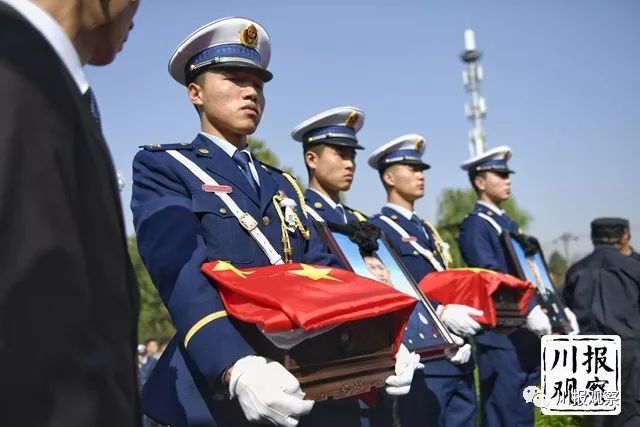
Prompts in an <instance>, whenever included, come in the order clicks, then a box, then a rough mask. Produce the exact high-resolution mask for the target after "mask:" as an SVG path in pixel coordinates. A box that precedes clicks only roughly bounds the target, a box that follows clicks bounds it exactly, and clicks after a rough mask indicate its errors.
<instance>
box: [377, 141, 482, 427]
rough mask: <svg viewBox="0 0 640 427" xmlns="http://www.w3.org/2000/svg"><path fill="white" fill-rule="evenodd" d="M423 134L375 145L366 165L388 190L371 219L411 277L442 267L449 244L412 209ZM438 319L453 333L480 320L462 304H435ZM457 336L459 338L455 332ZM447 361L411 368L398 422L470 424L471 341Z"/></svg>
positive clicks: (420, 187) (468, 331)
mask: <svg viewBox="0 0 640 427" xmlns="http://www.w3.org/2000/svg"><path fill="white" fill-rule="evenodd" d="M424 149H425V144H424V138H423V137H422V136H420V135H416V134H409V135H404V136H401V137H399V138H396V139H394V140H393V141H391V142H389V143H387V144H385V145H383V146H381V147H379V148H378V149H377V150H375V151H374V152H373V153H372V154H371V156H370V158H369V165H370V166H371V167H373V168H374V169H376V170H377V171H378V172H379V173H380V179H381V180H382V184H383V185H384V188H385V191H386V193H387V204H386V205H385V206H384V207H383V208H382V213H381V214H378V215H376V216H375V217H373V218H371V219H370V222H371V223H372V224H374V225H376V226H378V227H379V228H381V229H382V231H384V233H385V234H386V236H387V238H388V240H389V242H390V243H391V245H392V247H393V250H394V251H395V252H396V253H397V254H398V255H399V257H400V259H401V260H402V262H403V263H404V265H405V266H406V268H407V270H408V271H409V273H410V274H411V276H412V277H413V279H414V280H415V281H416V282H420V281H421V280H422V279H423V278H424V277H425V276H426V275H427V274H429V273H432V272H434V271H441V270H443V269H445V268H446V260H447V257H448V248H447V246H446V243H445V242H443V241H442V239H441V238H440V236H439V234H438V232H437V230H436V229H435V227H433V226H432V225H431V224H429V223H427V222H426V221H424V220H422V219H421V218H419V217H418V215H417V214H416V213H415V211H414V210H413V208H414V203H415V201H416V200H418V199H420V198H422V197H423V196H424V171H425V170H426V169H429V167H430V166H429V165H428V164H426V163H424V161H423V160H422V155H423V153H424ZM386 221H391V222H392V223H393V224H395V226H396V227H400V228H401V229H403V230H404V231H405V232H406V233H407V235H408V237H403V236H402V235H401V234H399V233H398V231H397V230H396V229H395V228H394V227H392V226H391V225H390V224H389V223H387V222H386ZM411 239H414V240H415V242H416V243H417V244H419V245H420V246H421V247H422V248H423V249H425V250H426V251H428V252H430V254H431V256H432V257H433V259H430V258H428V257H427V256H425V254H422V253H419V252H418V251H417V250H416V248H415V247H414V246H413V245H412V244H411V243H410V240H411ZM437 312H438V313H439V314H441V319H442V320H443V322H444V323H445V325H447V326H448V327H449V328H450V329H451V330H452V331H453V332H454V333H456V334H459V335H464V336H468V335H473V334H474V333H475V331H477V330H479V329H480V324H479V323H478V322H476V321H475V320H474V319H473V318H472V317H471V316H472V315H482V312H481V311H479V310H476V309H474V308H472V307H467V306H464V305H456V304H452V305H447V306H442V305H440V306H438V307H437ZM427 318H428V315H427V314H426V313H425V309H424V308H423V307H422V306H421V305H420V304H419V305H418V306H416V309H415V310H414V312H413V314H412V317H411V320H410V321H409V324H410V325H417V326H418V327H416V328H412V329H411V330H412V331H419V330H420V328H419V325H420V323H421V322H424V321H426V319H427ZM456 338H458V337H456ZM428 340H429V335H427V334H421V333H419V332H415V333H411V334H409V333H406V334H405V337H404V342H405V344H407V345H409V346H412V345H416V346H421V343H424V344H427V342H428ZM459 344H462V347H461V348H460V349H459V350H458V351H457V353H456V354H454V355H451V360H447V359H442V360H436V361H429V362H427V363H425V367H424V369H423V370H422V371H421V372H416V374H415V375H414V379H413V384H412V386H411V391H410V392H409V395H407V396H403V397H401V398H399V399H398V414H399V418H400V422H401V425H402V426H404V427H407V426H416V427H418V426H421V427H422V426H440V427H445V426H446V427H462V426H466V427H475V425H476V416H475V415H476V394H475V386H474V381H473V362H472V361H470V357H471V346H470V345H469V344H463V340H462V339H459Z"/></svg>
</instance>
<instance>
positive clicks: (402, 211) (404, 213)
mask: <svg viewBox="0 0 640 427" xmlns="http://www.w3.org/2000/svg"><path fill="white" fill-rule="evenodd" d="M385 206H386V207H388V208H391V209H393V210H394V211H396V212H398V213H399V214H400V215H402V216H403V217H405V218H407V219H408V220H409V221H411V217H412V216H413V215H416V216H417V214H416V213H415V212H412V211H410V210H409V209H407V208H403V207H402V206H400V205H396V204H395V203H388V202H387V203H385Z"/></svg>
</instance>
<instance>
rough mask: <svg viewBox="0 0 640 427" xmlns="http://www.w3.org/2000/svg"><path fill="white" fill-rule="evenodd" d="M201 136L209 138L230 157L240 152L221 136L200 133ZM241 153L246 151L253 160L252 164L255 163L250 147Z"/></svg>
mask: <svg viewBox="0 0 640 427" xmlns="http://www.w3.org/2000/svg"><path fill="white" fill-rule="evenodd" d="M200 134H201V135H203V136H206V137H207V138H209V139H210V140H211V142H213V143H214V144H216V145H217V146H218V147H220V148H221V149H222V151H224V152H225V153H227V154H228V155H229V157H233V155H234V154H235V152H236V151H237V150H238V148H237V147H236V146H235V145H233V144H232V143H230V142H229V141H227V140H226V139H223V138H220V137H219V136H214V135H211V134H209V133H206V132H200ZM240 151H244V152H245V153H247V154H248V155H249V158H250V159H251V163H253V156H252V155H251V151H249V146H248V145H247V146H246V147H245V148H244V149H242V150H240Z"/></svg>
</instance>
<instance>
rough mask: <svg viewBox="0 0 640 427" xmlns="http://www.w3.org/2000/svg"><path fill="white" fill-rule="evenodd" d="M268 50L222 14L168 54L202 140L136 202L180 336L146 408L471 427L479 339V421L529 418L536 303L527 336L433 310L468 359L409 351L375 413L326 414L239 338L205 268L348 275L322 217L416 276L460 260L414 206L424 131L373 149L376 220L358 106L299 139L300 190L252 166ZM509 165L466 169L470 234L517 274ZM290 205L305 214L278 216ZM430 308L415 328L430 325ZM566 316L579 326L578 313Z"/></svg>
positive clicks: (139, 231)
mask: <svg viewBox="0 0 640 427" xmlns="http://www.w3.org/2000/svg"><path fill="white" fill-rule="evenodd" d="M270 51H271V46H270V41H269V36H268V34H267V33H266V31H265V30H264V29H263V28H262V26H260V25H259V24H258V23H256V22H253V21H251V20H248V19H243V18H227V19H222V20H218V21H215V22H212V23H210V24H208V25H205V26H204V27H202V28H200V29H198V30H196V31H195V32H194V33H192V34H191V35H190V36H189V37H187V38H186V39H185V40H184V41H183V42H182V43H181V44H180V45H179V46H178V48H177V49H176V51H175V53H174V54H173V56H172V57H171V59H170V62H169V71H170V74H171V76H172V77H173V78H174V79H175V80H176V81H177V82H178V83H180V84H182V85H184V86H185V87H186V88H187V94H188V97H189V100H190V101H191V103H192V104H193V105H194V106H195V108H196V110H197V114H198V117H199V119H200V124H201V127H200V131H199V133H198V134H197V136H196V137H195V139H194V140H193V141H192V142H190V143H176V144H165V145H159V144H154V145H147V146H144V147H143V150H141V151H140V152H139V153H138V154H137V155H136V157H135V159H134V162H133V192H132V201H131V209H132V211H133V218H134V224H135V229H136V235H137V239H138V246H139V249H140V253H141V256H142V258H143V260H144V263H145V265H146V266H147V269H148V270H149V273H150V274H151V277H152V279H153V281H154V283H155V284H156V286H157V287H158V290H159V293H160V295H161V297H162V299H163V301H164V303H165V304H166V306H167V308H168V309H169V311H170V313H171V316H172V319H173V321H174V324H175V327H176V330H177V335H176V337H175V338H174V339H173V341H172V342H171V344H170V345H169V346H168V348H167V350H166V351H165V352H164V354H163V356H162V358H161V359H160V361H159V362H158V364H157V365H156V368H155V369H154V371H153V373H152V375H151V378H149V380H148V382H147V383H146V385H145V387H144V390H143V394H142V398H143V399H142V400H143V408H144V410H145V413H146V414H148V415H149V416H151V417H153V418H154V419H157V420H158V421H161V422H163V423H165V424H168V425H171V426H196V425H197V426H213V425H220V426H241V425H250V424H252V423H253V422H267V423H272V424H277V425H286V426H295V425H305V426H307V425H309V426H313V425H315V426H327V425H336V426H356V425H357V426H366V425H370V426H390V425H392V422H393V420H392V419H393V417H392V410H391V408H392V406H393V405H392V400H393V399H392V397H391V396H399V397H398V399H397V402H398V405H397V407H398V415H399V419H400V423H401V425H403V426H427V425H438V426H475V425H476V418H477V411H476V408H477V406H478V405H477V402H476V390H475V384H474V378H473V368H474V361H473V359H472V357H471V353H472V352H471V346H470V343H469V338H470V337H472V336H473V337H475V343H476V356H477V361H476V362H477V365H478V367H479V373H480V395H481V409H482V410H481V414H482V420H483V424H484V425H486V426H513V425H519V426H526V425H533V423H534V415H533V408H532V407H531V406H529V405H526V404H525V403H524V401H523V398H522V390H523V389H524V388H525V387H527V386H530V385H536V384H537V383H538V382H539V379H540V367H539V364H540V356H539V350H540V341H539V336H540V335H544V334H548V333H551V325H550V322H549V319H548V317H547V316H546V314H545V313H544V312H543V310H542V309H541V308H540V306H539V305H538V304H537V303H536V302H535V301H533V302H532V303H531V304H530V306H529V307H528V310H527V320H526V328H522V329H520V330H518V331H517V332H515V333H513V334H511V335H509V336H505V335H500V334H497V333H495V332H493V331H492V330H488V329H483V328H482V327H481V325H480V324H479V323H478V322H477V321H476V320H475V319H474V316H478V315H482V312H480V311H479V310H477V309H475V308H473V307H469V306H465V305H458V304H448V305H439V304H437V302H435V301H434V304H435V305H436V312H437V314H438V316H439V317H440V319H441V320H442V321H443V323H444V324H445V325H446V326H447V327H448V328H449V329H450V330H451V332H453V334H454V339H455V340H456V342H457V343H458V345H459V348H458V350H457V351H456V352H454V353H452V354H450V355H449V356H448V357H447V358H446V359H443V360H439V361H435V362H429V363H426V364H425V365H424V366H423V365H421V364H418V363H417V362H418V361H417V357H416V355H415V354H413V353H409V352H408V351H406V348H404V347H403V349H404V351H399V352H398V355H397V356H396V357H397V359H398V360H397V362H396V368H397V369H396V375H394V376H391V377H390V378H388V379H387V387H386V393H383V395H382V396H381V397H382V398H381V399H380V402H379V403H378V404H377V405H375V406H373V407H368V406H367V405H365V404H364V403H362V402H360V401H358V400H357V399H343V400H338V401H327V402H320V403H317V404H315V405H314V404H313V402H311V401H309V400H305V399H304V393H303V391H301V389H300V386H299V384H298V382H297V380H296V379H295V378H294V377H293V376H291V374H290V373H288V372H287V371H286V370H285V369H284V368H283V367H282V366H281V365H279V364H277V363H276V362H273V361H268V360H266V359H264V358H262V357H260V356H257V355H255V351H254V349H252V348H251V346H250V345H249V344H248V343H247V342H246V341H245V339H244V338H243V337H242V336H241V335H240V334H239V332H238V331H237V329H236V327H235V326H234V321H233V320H232V319H230V318H229V317H228V315H227V312H226V311H225V308H224V305H223V303H222V301H221V299H220V297H219V295H218V293H217V291H216V289H215V287H212V286H211V283H210V282H209V280H207V279H206V278H205V277H204V276H203V274H202V273H201V271H200V266H201V265H202V264H203V263H204V262H206V261H208V260H226V261H229V262H231V263H232V264H233V265H235V266H236V267H239V268H246V267H256V266H265V265H269V264H278V263H282V262H284V261H292V262H304V263H309V264H322V265H328V266H334V267H340V265H339V264H338V261H337V259H336V258H335V257H334V256H333V255H332V254H330V253H329V252H327V250H326V248H325V247H324V246H323V244H322V243H321V241H320V239H319V238H318V236H317V235H316V233H315V231H314V228H313V226H312V223H311V220H312V219H315V220H316V221H326V222H331V223H337V224H347V223H353V222H356V223H359V222H365V221H366V222H368V223H370V224H373V225H375V226H377V227H379V228H380V229H381V230H382V231H383V232H384V233H385V234H386V236H387V238H388V239H389V241H390V243H391V246H392V248H393V250H394V251H395V252H396V253H397V254H398V255H399V256H400V259H401V260H402V262H403V263H404V265H405V266H406V268H407V270H408V272H409V273H410V275H411V276H412V277H413V279H414V280H415V281H416V282H419V281H420V280H421V279H422V278H424V277H425V276H426V275H427V274H429V273H431V272H434V271H441V270H443V269H445V268H446V266H447V257H448V253H447V248H446V244H445V243H444V242H443V241H442V239H441V238H440V236H439V234H438V232H437V230H436V229H435V228H434V227H433V226H432V225H431V224H430V223H429V222H428V221H425V220H424V219H423V218H420V217H419V216H418V215H417V214H416V212H415V210H414V204H415V202H416V201H417V200H419V199H420V198H422V197H423V196H424V188H425V185H424V184H425V183H424V181H425V179H424V173H425V170H427V169H429V165H428V164H427V163H425V162H424V161H423V154H424V150H425V143H424V139H423V138H422V136H420V135H416V134H409V135H404V136H401V137H399V138H397V139H394V140H393V141H390V142H389V143H387V144H385V145H383V146H381V147H379V148H377V149H376V150H374V151H373V153H372V154H371V155H370V156H369V159H368V163H369V166H371V167H372V168H374V169H376V170H377V171H378V172H379V175H380V180H381V183H382V186H383V187H384V190H385V192H386V194H387V203H386V204H385V205H384V206H383V207H382V208H381V211H380V213H379V214H376V215H374V216H372V217H370V218H368V217H366V216H365V215H364V214H363V213H361V212H360V211H359V210H357V209H353V208H351V207H348V206H345V205H344V204H342V203H341V199H340V195H341V193H344V192H346V191H348V190H349V188H350V187H351V183H352V182H353V179H354V174H355V171H356V153H357V152H359V151H360V150H362V149H364V147H363V146H362V145H360V143H359V141H358V138H357V133H358V131H359V130H360V129H361V128H362V126H363V124H364V114H363V112H362V111H360V110H359V109H357V108H354V107H341V108H335V109H332V110H329V111H326V112H323V113H321V114H319V115H317V116H315V117H312V118H310V119H308V120H306V121H304V122H303V123H301V124H300V125H299V126H297V127H296V128H295V129H294V130H293V132H292V134H291V135H292V138H293V139H294V140H295V141H298V142H301V143H302V152H303V155H304V162H305V165H306V168H307V171H308V175H309V185H308V189H307V190H306V191H305V192H304V193H303V192H302V191H301V190H300V189H299V188H298V186H297V184H296V182H295V180H294V179H293V178H292V177H291V176H289V175H288V174H286V173H284V172H282V171H279V170H277V169H275V168H273V167H271V166H269V165H266V164H262V163H260V162H259V161H257V160H256V159H254V158H253V157H252V153H251V151H250V150H249V148H248V146H247V136H248V135H251V134H252V133H254V132H255V130H256V128H257V126H258V123H259V121H260V118H261V116H262V112H263V109H264V106H265V98H264V94H263V86H264V84H265V83H266V82H268V81H269V80H270V79H271V78H272V74H271V72H270V71H269V70H268V68H267V66H268V63H269V58H270ZM510 156H511V150H510V149H509V148H508V147H506V146H503V147H497V148H494V149H491V150H489V151H487V152H485V153H482V154H480V155H478V156H476V157H474V158H471V159H469V160H468V161H466V162H464V163H463V165H462V167H463V169H464V170H465V171H466V172H467V173H468V175H469V180H470V183H471V186H472V187H473V188H474V190H475V192H476V194H477V197H478V202H477V204H476V206H475V207H474V209H473V210H472V211H471V212H470V213H469V215H468V216H467V217H466V218H465V220H464V221H463V223H462V225H461V229H460V238H459V245H460V249H461V252H462V255H463V258H464V260H465V262H466V263H467V265H469V266H474V267H481V268H487V269H491V270H496V271H502V272H507V271H508V266H507V260H506V257H505V253H504V252H503V249H502V246H501V244H500V241H499V236H500V233H501V232H502V230H509V231H513V232H518V225H517V224H516V223H515V222H514V221H513V220H512V219H510V218H509V217H508V216H507V215H506V213H505V212H504V211H503V210H501V209H500V205H501V203H502V202H504V201H505V200H507V199H509V197H510V187H511V180H510V177H511V174H512V173H513V171H512V170H511V169H509V167H508V165H507V161H508V160H509V158H510ZM286 207H289V208H293V209H289V210H288V212H289V213H290V214H289V215H286V216H282V215H281V213H282V209H283V208H286ZM305 212H308V214H309V215H308V216H307V215H306V214H305ZM281 221H284V222H285V223H286V224H285V227H282V226H281V225H282V224H281ZM283 233H284V236H283V235H282V234H283ZM283 241H286V242H287V244H286V246H287V247H286V248H285V247H283V245H282V242H283ZM283 260H284V261H283ZM420 310H421V308H418V309H416V311H415V312H414V313H413V315H412V316H413V318H412V320H413V321H420V319H424V318H425V316H424V313H421V311H420ZM566 314H567V316H568V317H569V318H570V319H571V321H572V323H573V325H574V326H575V328H574V329H576V330H577V323H576V320H575V316H573V313H572V312H571V311H569V310H567V312H566ZM408 339H410V338H409V337H405V343H406V340H408ZM422 339H427V338H424V337H423V338H422ZM399 366H400V369H398V367H399ZM414 370H416V371H415V373H414Z"/></svg>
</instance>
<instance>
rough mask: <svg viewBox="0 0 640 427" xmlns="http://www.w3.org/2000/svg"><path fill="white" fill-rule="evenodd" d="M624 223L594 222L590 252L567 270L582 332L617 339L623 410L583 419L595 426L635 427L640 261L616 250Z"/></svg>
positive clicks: (568, 295) (568, 294)
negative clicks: (612, 414)
mask: <svg viewBox="0 0 640 427" xmlns="http://www.w3.org/2000/svg"><path fill="white" fill-rule="evenodd" d="M628 227H629V223H628V221H627V220H624V219H622V218H598V219H595V220H593V222H592V223H591V240H592V242H593V245H594V249H593V252H591V254H589V255H587V256H586V257H585V258H583V259H581V260H580V261H578V262H577V263H575V264H574V265H573V266H571V268H569V270H568V271H567V278H566V282H565V286H564V290H563V298H564V301H565V303H566V304H567V306H569V307H570V308H571V309H572V310H573V312H574V313H575V315H576V317H577V318H578V322H579V324H580V330H581V331H582V333H584V334H588V335H601V334H606V335H609V334H611V335H619V336H620V339H621V341H622V370H621V376H622V412H621V413H620V415H617V416H589V417H586V419H587V421H588V422H589V423H591V425H594V426H616V427H617V426H629V427H631V426H637V425H640V262H637V261H636V260H634V259H633V258H631V257H629V256H626V255H624V254H622V253H621V250H622V248H623V245H624V243H623V242H624V241H625V234H626V233H628Z"/></svg>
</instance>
